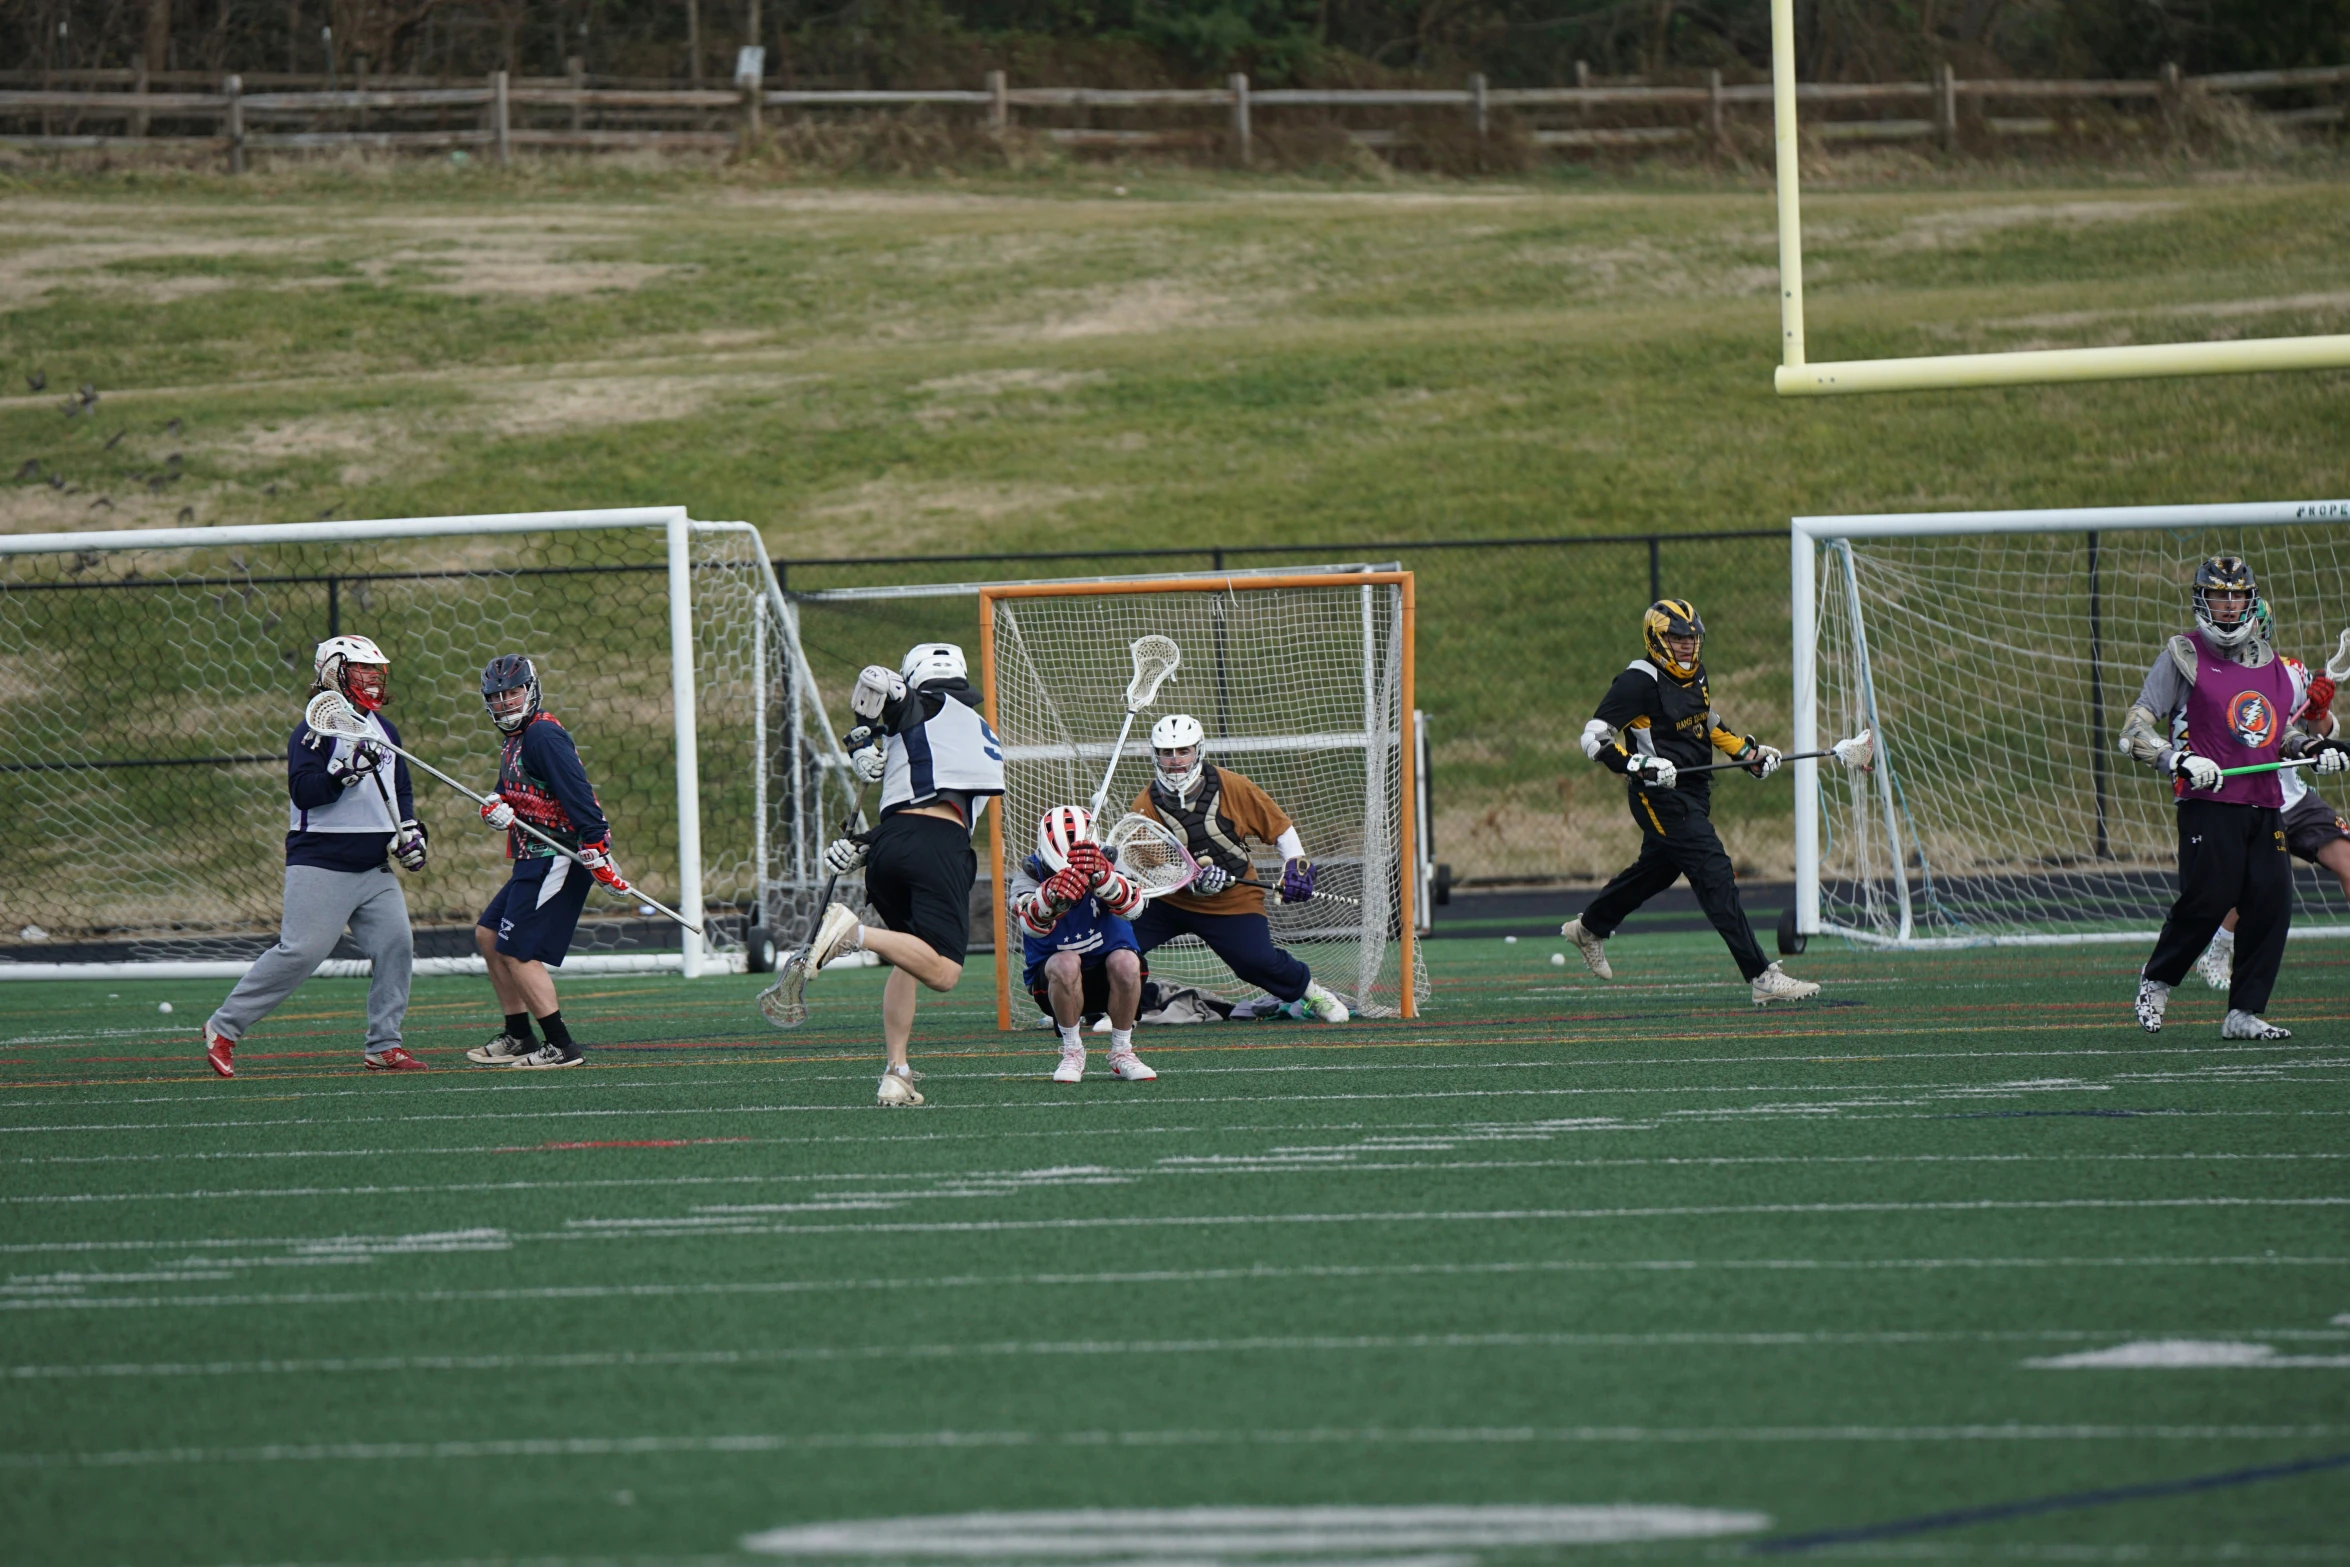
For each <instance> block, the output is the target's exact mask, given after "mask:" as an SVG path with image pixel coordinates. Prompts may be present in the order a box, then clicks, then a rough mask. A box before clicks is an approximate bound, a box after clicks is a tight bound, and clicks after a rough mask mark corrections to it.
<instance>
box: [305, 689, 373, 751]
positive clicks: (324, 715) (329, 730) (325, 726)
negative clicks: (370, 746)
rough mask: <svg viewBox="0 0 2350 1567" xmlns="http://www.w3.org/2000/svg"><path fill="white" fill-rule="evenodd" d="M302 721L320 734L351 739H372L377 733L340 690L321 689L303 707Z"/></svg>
mask: <svg viewBox="0 0 2350 1567" xmlns="http://www.w3.org/2000/svg"><path fill="white" fill-rule="evenodd" d="M302 722H304V723H306V724H308V725H309V726H310V727H311V729H312V730H313V731H315V732H316V733H318V734H322V735H339V736H342V737H344V738H346V739H351V740H367V739H372V738H373V737H374V734H375V731H373V730H372V729H369V728H368V727H367V720H366V719H365V718H363V717H361V716H360V714H359V711H358V709H356V708H354V707H353V706H352V705H351V704H350V702H349V701H348V700H346V699H345V698H344V696H343V693H342V692H340V691H331V690H330V691H321V692H319V693H318V694H317V695H316V696H314V697H312V698H311V699H310V703H309V705H308V706H307V707H305V708H303V709H302Z"/></svg>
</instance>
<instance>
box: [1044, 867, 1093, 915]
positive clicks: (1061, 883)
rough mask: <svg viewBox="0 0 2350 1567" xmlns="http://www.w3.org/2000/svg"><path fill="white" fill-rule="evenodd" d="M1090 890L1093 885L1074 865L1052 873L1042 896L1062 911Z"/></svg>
mask: <svg viewBox="0 0 2350 1567" xmlns="http://www.w3.org/2000/svg"><path fill="white" fill-rule="evenodd" d="M1092 890H1093V883H1092V882H1091V881H1089V880H1087V879H1086V875H1085V873H1084V872H1083V871H1081V870H1079V869H1078V868H1077V867H1076V866H1075V865H1068V866H1064V867H1063V868H1061V869H1060V870H1057V871H1055V872H1053V873H1052V875H1051V876H1050V877H1048V878H1047V879H1046V881H1045V884H1044V895H1045V896H1046V897H1048V898H1050V899H1052V900H1053V902H1055V903H1057V904H1059V905H1060V906H1061V907H1062V908H1064V909H1065V908H1067V907H1069V906H1070V905H1071V904H1073V903H1075V902H1076V901H1077V900H1078V899H1080V898H1082V897H1084V896H1085V895H1086V894H1087V893H1089V892H1091V891H1092Z"/></svg>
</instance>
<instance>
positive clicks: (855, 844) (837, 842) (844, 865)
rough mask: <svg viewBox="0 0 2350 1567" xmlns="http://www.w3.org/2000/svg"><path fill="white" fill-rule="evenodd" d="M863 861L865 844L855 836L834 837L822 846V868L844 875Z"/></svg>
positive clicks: (836, 874)
mask: <svg viewBox="0 0 2350 1567" xmlns="http://www.w3.org/2000/svg"><path fill="white" fill-rule="evenodd" d="M864 863H865V845H864V844H863V843H861V842H859V841H858V840H857V839H855V838H835V839H833V840H832V842H830V843H829V844H826V845H825V847H824V868H825V869H826V870H827V871H829V872H831V873H832V874H833V875H835V876H846V875H847V874H848V873H849V872H851V871H853V870H855V869H856V868H857V867H858V866H860V865H863V864H864Z"/></svg>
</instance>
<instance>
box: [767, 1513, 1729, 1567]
mask: <svg viewBox="0 0 2350 1567" xmlns="http://www.w3.org/2000/svg"><path fill="white" fill-rule="evenodd" d="M1770 1526H1771V1519H1770V1515H1769V1514H1768V1513H1734V1512H1724V1511H1721V1510H1719V1509H1714V1508H1699V1507H1634V1506H1623V1505H1619V1506H1614V1507H1527V1506H1517V1507H1509V1506H1499V1507H1153V1508H1139V1507H1137V1508H1107V1507H1086V1508H1072V1509H1068V1510H1065V1511H1060V1512H1024V1513H954V1514H945V1515H940V1516H935V1517H926V1518H867V1519H854V1520H849V1521H846V1522H841V1523H818V1524H799V1525H795V1526H793V1527H790V1528H784V1529H769V1530H767V1531H765V1532H764V1533H761V1534H746V1535H744V1536H743V1538H742V1548H743V1549H744V1550H746V1551H753V1552H757V1553H758V1554H760V1555H763V1556H826V1557H837V1556H878V1557H884V1558H887V1559H889V1560H892V1561H921V1560H929V1559H944V1560H951V1561H1003V1560H1006V1559H1010V1560H1013V1561H1033V1560H1035V1559H1036V1558H1038V1557H1048V1558H1057V1557H1074V1558H1079V1559H1087V1560H1094V1561H1100V1562H1104V1563H1110V1562H1124V1561H1137V1560H1139V1561H1146V1562H1147V1561H1152V1560H1157V1559H1170V1558H1171V1559H1173V1560H1175V1561H1178V1562H1181V1563H1184V1564H1186V1567H1190V1564H1196V1563H1200V1562H1219V1561H1226V1560H1229V1559H1231V1558H1234V1557H1271V1558H1276V1559H1291V1558H1299V1557H1310V1558H1328V1557H1330V1556H1332V1555H1334V1554H1336V1553H1339V1552H1347V1551H1352V1552H1359V1553H1368V1555H1369V1557H1370V1559H1371V1560H1373V1561H1385V1562H1393V1561H1395V1559H1396V1556H1397V1555H1398V1554H1399V1553H1403V1552H1412V1551H1423V1552H1424V1551H1464V1550H1478V1549H1485V1550H1494V1549H1506V1550H1523V1549H1527V1548H1530V1547H1539V1546H1557V1545H1601V1544H1610V1543H1615V1542H1620V1541H1627V1540H1701V1539H1711V1538H1714V1537H1717V1536H1721V1535H1728V1534H1753V1533H1756V1532H1758V1531H1760V1530H1763V1529H1768V1528H1769V1527H1770ZM1440 1559H1441V1558H1440ZM1454 1560H1460V1561H1474V1560H1475V1558H1473V1557H1470V1558H1457V1557H1456V1558H1454Z"/></svg>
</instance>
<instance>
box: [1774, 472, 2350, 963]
mask: <svg viewBox="0 0 2350 1567" xmlns="http://www.w3.org/2000/svg"><path fill="white" fill-rule="evenodd" d="M2313 523H2316V524H2337V525H2341V526H2343V527H2345V528H2350V500H2311V501H2264V502H2250V503H2235V504H2223V505H2211V506H2102V507H2075V508H2069V509H2063V510H2052V511H1960V512H1892V513H1881V514H1876V515H1866V516H1851V517H1794V518H1790V519H1789V526H1788V534H1789V539H1788V542H1789V571H1788V580H1789V588H1790V594H1789V597H1790V606H1789V607H1790V610H1791V618H1792V621H1793V650H1792V651H1793V663H1792V671H1793V687H1794V690H1793V710H1794V711H1793V717H1794V724H1793V734H1792V736H1791V738H1790V741H1789V745H1788V749H1789V750H1791V751H1815V750H1819V749H1820V748H1822V747H1823V746H1824V745H1826V744H1829V743H1832V742H1833V741H1835V740H1837V739H1839V738H1842V737H1841V736H1837V735H1823V734H1822V733H1821V732H1820V688H1819V687H1820V677H1819V657H1818V639H1819V635H1820V625H1821V605H1820V601H1819V560H1820V553H1821V546H1822V545H1826V544H1832V543H1837V542H1847V541H1861V540H1867V539H1891V538H1923V537H1958V536H1965V535H1969V534H1973V535H1988V534H1998V533H2080V534H2087V533H2091V532H2112V533H2122V532H2131V531H2180V532H2200V531H2203V530H2205V529H2210V528H2228V527H2263V526H2270V527H2273V526H2280V525H2298V526H2304V527H2305V526H2308V525H2310V524H2313ZM1846 580H1847V582H1848V583H1850V581H1851V578H1850V576H1849V574H1848V575H1847V578H1846ZM1850 591H1851V592H1852V594H1853V595H1854V597H1855V598H1857V595H1858V589H1857V587H1853V588H1851V590H1850ZM1853 621H1854V624H1855V625H1860V624H1862V622H1861V618H1860V616H1859V614H1858V612H1857V608H1856V609H1855V612H1854V614H1853ZM1859 641H1860V645H1859V648H1858V650H1857V652H1858V662H1859V664H1860V666H1861V670H1862V675H1861V679H1862V683H1863V684H1864V686H1865V685H1868V684H1869V681H1868V676H1867V673H1866V661H1867V651H1866V639H1865V635H1864V636H1863V637H1861V638H1860V639H1859ZM1866 705H1867V707H1868V708H1869V709H1870V711H1872V712H1873V707H1874V701H1873V689H1872V692H1871V697H1870V699H1869V701H1868V703H1867V704H1866ZM2116 729H2117V732H2118V725H2117V726H2116ZM2109 739H2110V737H2106V736H2100V737H2099V743H2107V742H2108V741H2109ZM1877 757H1878V762H1877V768H1876V772H1875V774H1874V776H1873V778H1872V779H1871V780H1870V784H1869V787H1870V789H1871V790H1872V792H1873V793H1874V795H1875V797H1876V802H1877V806H1878V808H1879V809H1881V810H1882V812H1883V814H1884V827H1885V831H1886V835H1887V840H1888V843H1889V844H1890V846H1891V847H1892V849H1893V851H1894V856H1893V858H1894V863H1895V864H1896V865H1897V866H1898V865H1901V864H1902V863H1903V861H1904V859H1905V856H1906V852H1907V851H1905V849H1904V845H1905V839H1906V835H1905V834H1904V833H1903V831H1902V826H1901V819H1900V812H1899V810H1898V808H1897V806H1896V803H1895V789H1896V786H1895V779H1896V776H1897V774H1898V771H1899V769H1900V767H1901V765H1902V753H1901V737H1900V735H1899V734H1898V733H1896V734H1891V735H1888V734H1885V733H1883V732H1879V733H1878V735H1877ZM1789 765H1790V766H1792V767H1793V768H1794V770H1795V930H1796V932H1797V933H1798V934H1799V935H1802V936H1814V935H1840V936H1845V937H1848V938H1850V939H1852V940H1855V941H1859V942H1863V943H1866V944H1869V945H1874V946H1890V947H1900V948H1905V949H1912V950H1926V949H1936V948H1953V947H1977V946H2086V945H2094V944H2100V943H2113V942H2123V943H2139V942H2147V941H2151V940H2153V939H2154V937H2155V935H2156V932H2155V931H2154V930H2152V929H2146V930H2128V931H2081V932H2046V933H2037V932H2036V933H2018V934H1984V935H1980V936H1959V937H1933V936H1928V937H1921V936H1919V935H1917V934H1916V921H1915V917H1914V914H1915V911H1914V910H1913V908H1912V906H1911V896H1910V889H1909V876H1908V874H1907V872H1906V871H1902V872H1901V873H1899V874H1896V875H1894V876H1893V877H1892V878H1891V881H1892V884H1893V889H1894V895H1895V898H1896V900H1897V907H1898V910H1899V915H1900V921H1899V926H1898V929H1897V931H1896V933H1895V934H1894V935H1893V936H1891V937H1886V936H1885V935H1883V934H1882V933H1880V932H1876V931H1865V930H1858V929H1854V928H1850V927H1846V926H1839V925H1830V924H1828V923H1826V922H1824V921H1823V920H1822V918H1821V915H1820V886H1821V862H1822V853H1821V820H1822V816H1821V809H1822V807H1821V796H1820V771H1819V769H1820V763H1819V762H1818V761H1816V760H1802V761H1797V762H1793V763H1790V764H1789ZM2292 935H2293V936H2294V937H2296V938H2309V937H2350V925H2333V926H2309V925H2301V924H2296V925H2295V926H2294V928H2293V930H2292Z"/></svg>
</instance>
